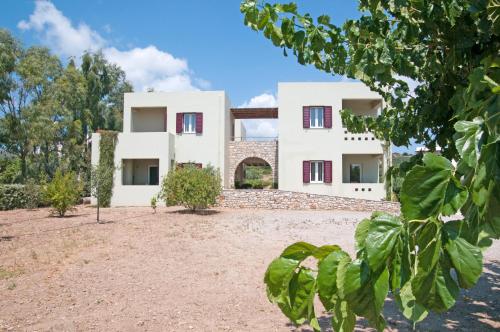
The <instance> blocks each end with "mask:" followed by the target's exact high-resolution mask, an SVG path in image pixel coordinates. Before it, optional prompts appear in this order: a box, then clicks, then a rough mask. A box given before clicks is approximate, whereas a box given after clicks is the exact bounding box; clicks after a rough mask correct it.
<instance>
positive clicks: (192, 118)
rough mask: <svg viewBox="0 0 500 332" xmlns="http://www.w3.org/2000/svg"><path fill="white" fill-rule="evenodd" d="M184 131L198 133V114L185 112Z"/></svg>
mask: <svg viewBox="0 0 500 332" xmlns="http://www.w3.org/2000/svg"><path fill="white" fill-rule="evenodd" d="M183 133H185V134H194V133H196V114H194V113H184V124H183Z"/></svg>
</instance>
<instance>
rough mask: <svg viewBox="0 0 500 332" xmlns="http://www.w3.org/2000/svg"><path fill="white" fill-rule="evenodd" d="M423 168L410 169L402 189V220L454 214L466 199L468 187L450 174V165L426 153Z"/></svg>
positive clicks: (451, 168) (441, 158)
mask: <svg viewBox="0 0 500 332" xmlns="http://www.w3.org/2000/svg"><path fill="white" fill-rule="evenodd" d="M423 162H424V165H423V166H420V165H417V166H415V167H413V168H412V170H411V171H410V172H408V174H407V175H406V177H405V180H404V182H403V186H402V188H401V211H402V213H403V215H404V216H405V218H407V219H410V220H414V219H420V220H423V219H427V218H428V217H431V216H438V215H439V214H440V213H442V214H444V215H450V214H453V213H455V212H456V211H457V210H458V209H459V208H460V207H461V206H462V205H463V204H464V203H465V201H466V199H467V188H465V187H464V186H462V185H460V183H459V182H458V180H456V179H455V177H454V175H453V166H452V165H451V162H450V161H449V160H447V159H446V158H444V157H441V156H437V155H435V154H432V153H427V154H425V155H424V158H423Z"/></svg>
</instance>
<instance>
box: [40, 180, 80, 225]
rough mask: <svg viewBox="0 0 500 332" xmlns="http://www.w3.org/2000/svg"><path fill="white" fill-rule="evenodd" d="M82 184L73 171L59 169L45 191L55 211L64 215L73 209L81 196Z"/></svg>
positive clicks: (46, 197) (44, 193) (61, 215)
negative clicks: (63, 171) (64, 171)
mask: <svg viewBox="0 0 500 332" xmlns="http://www.w3.org/2000/svg"><path fill="white" fill-rule="evenodd" d="M81 193H82V184H81V183H80V182H79V181H78V179H77V178H76V176H75V174H74V173H73V172H67V173H65V174H63V173H62V172H61V170H57V171H56V174H55V176H54V178H53V179H52V181H51V182H50V183H48V184H47V185H46V186H45V188H44V191H43V195H44V197H45V199H46V201H47V202H48V203H49V204H50V206H51V207H52V209H53V212H55V213H57V214H58V215H59V216H60V217H63V216H64V215H65V214H66V212H67V211H69V210H71V209H73V207H74V206H75V205H76V204H77V203H78V201H79V199H80V198H81Z"/></svg>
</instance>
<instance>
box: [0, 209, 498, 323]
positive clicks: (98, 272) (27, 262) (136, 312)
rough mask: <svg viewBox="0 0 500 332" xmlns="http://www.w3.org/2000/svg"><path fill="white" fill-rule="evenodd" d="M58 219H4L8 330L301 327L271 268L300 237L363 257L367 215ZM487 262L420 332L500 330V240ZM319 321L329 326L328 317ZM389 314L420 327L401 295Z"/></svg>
mask: <svg viewBox="0 0 500 332" xmlns="http://www.w3.org/2000/svg"><path fill="white" fill-rule="evenodd" d="M48 213H49V212H48V210H46V209H41V210H37V211H26V210H17V211H9V212H1V213H0V330H2V329H3V330H7V331H10V330H13V331H25V330H26V331H63V330H64V331H88V330H96V331H189V330H193V331H290V330H294V327H293V326H291V325H290V324H289V322H288V321H287V319H286V318H284V316H282V315H281V313H280V312H279V310H278V309H277V308H276V307H275V306H273V305H272V304H270V303H269V302H268V300H267V298H266V295H265V289H264V285H263V283H262V278H263V275H264V271H265V269H266V266H267V264H268V263H269V262H270V261H271V260H272V259H273V258H274V257H275V256H277V255H279V253H280V252H281V250H282V249H283V248H284V247H285V246H286V245H288V244H290V243H292V242H294V241H298V240H306V241H310V242H313V243H315V244H318V245H321V244H326V243H337V244H340V245H341V246H343V247H345V248H346V249H347V250H348V251H350V252H352V251H353V233H354V228H355V223H356V222H357V221H359V220H360V219H361V218H363V217H364V216H366V215H367V214H366V213H354V212H342V211H264V210H258V211H254V210H219V211H216V212H215V213H213V214H209V215H192V214H185V213H181V212H179V211H178V210H176V209H174V208H168V209H167V208H162V209H159V211H158V212H157V213H156V214H152V213H151V210H150V209H149V208H114V209H105V210H104V211H103V213H102V215H103V219H105V220H107V221H108V223H106V224H103V225H97V224H95V221H94V216H95V215H94V213H95V210H94V209H93V208H91V207H79V208H78V210H77V211H75V212H74V213H73V214H72V215H71V216H70V217H67V218H54V217H48ZM485 256H486V257H485V258H486V264H485V273H484V275H483V277H482V278H481V280H480V281H479V283H478V285H477V286H476V287H475V288H473V289H472V290H469V291H466V292H464V293H463V294H462V295H461V296H460V300H459V302H458V304H457V305H456V307H455V308H454V309H453V310H452V311H451V312H450V313H448V314H445V315H441V316H437V315H432V316H431V317H429V318H428V319H427V320H426V321H425V322H424V323H422V324H421V325H420V326H419V327H418V329H419V330H422V331H431V330H434V331H442V330H464V331H487V330H494V329H500V316H499V315H500V314H499V313H500V299H499V294H500V288H499V287H500V243H499V241H497V242H495V243H494V245H493V247H491V248H490V249H489V250H488V252H487V253H486V255H485ZM318 315H320V316H321V318H320V321H321V324H322V325H323V326H324V327H325V329H326V326H327V321H328V316H327V315H326V314H325V313H323V312H321V311H318ZM385 316H386V318H387V320H388V327H389V329H390V330H397V329H399V330H409V329H410V325H409V324H408V322H407V321H405V320H404V319H403V318H402V316H401V315H399V314H398V313H397V311H396V310H395V306H394V303H393V302H392V301H391V300H390V299H388V305H387V308H386V312H385ZM357 328H358V329H359V330H366V329H367V328H366V322H364V321H362V320H360V321H358V327H357ZM306 330H307V329H306Z"/></svg>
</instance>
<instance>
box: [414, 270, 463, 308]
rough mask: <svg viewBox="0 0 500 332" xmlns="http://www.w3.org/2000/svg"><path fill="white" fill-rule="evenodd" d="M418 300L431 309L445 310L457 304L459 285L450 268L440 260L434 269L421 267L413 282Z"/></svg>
mask: <svg viewBox="0 0 500 332" xmlns="http://www.w3.org/2000/svg"><path fill="white" fill-rule="evenodd" d="M411 288H412V292H413V294H414V295H415V299H416V301H417V302H418V303H419V304H421V305H423V306H424V307H426V308H427V309H429V310H433V311H436V312H445V311H447V310H448V309H450V308H451V307H452V306H453V305H454V304H455V299H456V298H457V296H458V292H459V290H458V285H457V284H456V282H455V281H454V280H453V279H452V278H451V276H450V269H449V267H447V266H446V264H444V263H442V261H440V262H439V263H438V264H436V265H435V266H434V267H433V268H432V269H428V268H419V269H418V271H417V274H416V276H415V278H413V279H412V282H411Z"/></svg>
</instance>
